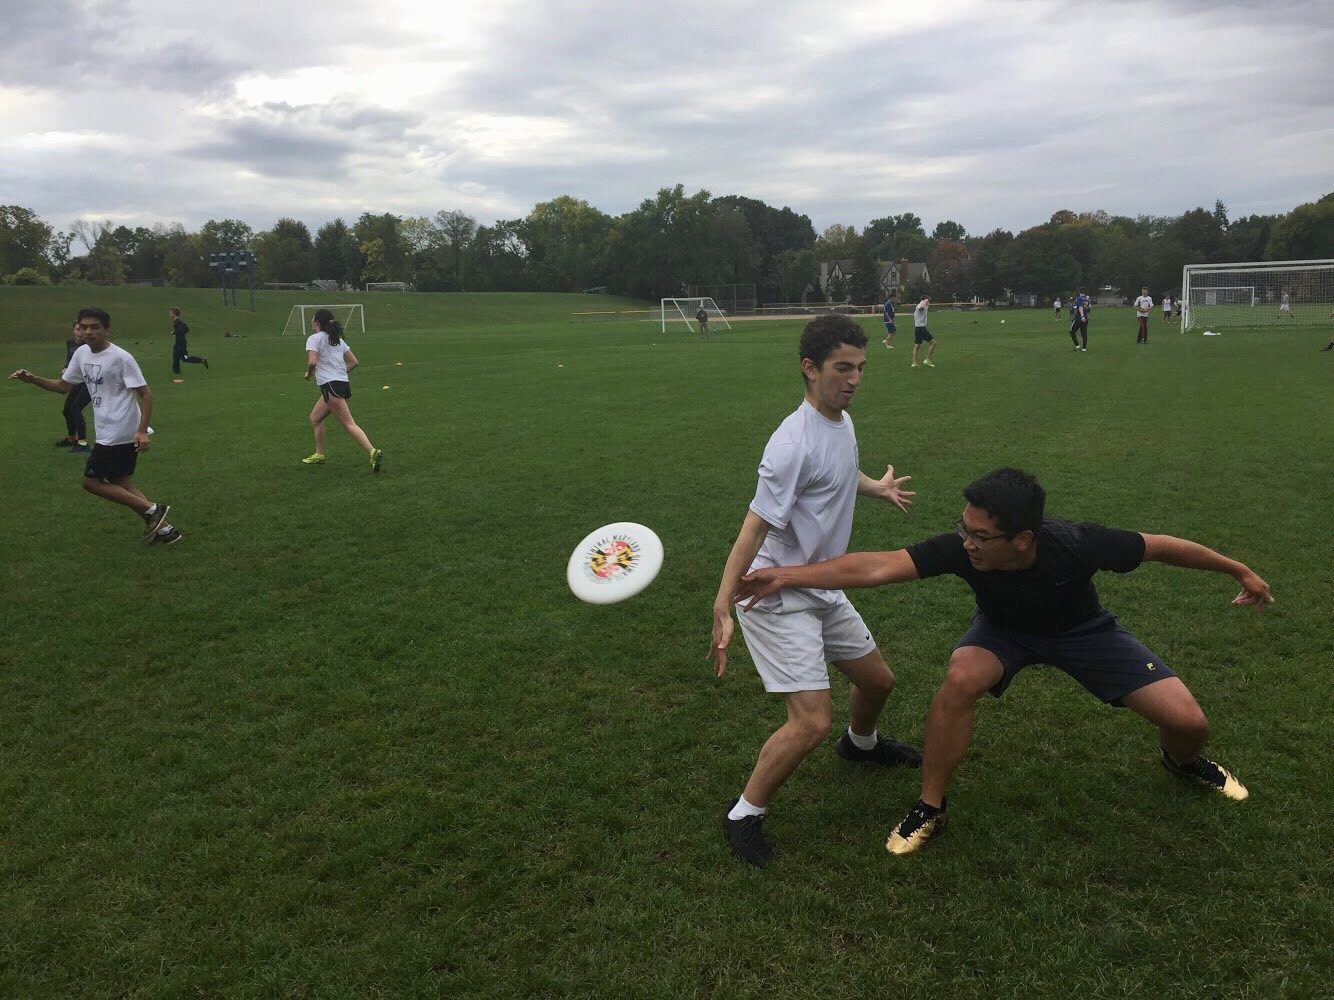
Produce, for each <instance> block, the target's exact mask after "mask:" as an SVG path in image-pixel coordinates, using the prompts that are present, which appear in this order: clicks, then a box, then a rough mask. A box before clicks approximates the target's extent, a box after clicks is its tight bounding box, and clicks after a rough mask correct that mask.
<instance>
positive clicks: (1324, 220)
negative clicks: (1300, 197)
mask: <svg viewBox="0 0 1334 1000" xmlns="http://www.w3.org/2000/svg"><path fill="white" fill-rule="evenodd" d="M1266 257H1267V259H1269V260H1325V259H1328V258H1331V257H1334V192H1331V193H1330V194H1327V195H1325V196H1324V197H1323V198H1321V199H1320V200H1319V201H1314V202H1307V203H1306V204H1303V205H1298V206H1297V207H1296V208H1294V209H1293V210H1292V211H1291V212H1289V213H1288V214H1287V215H1286V216H1284V217H1283V218H1282V219H1281V220H1279V223H1278V224H1277V225H1276V226H1275V227H1274V231H1273V233H1272V234H1271V235H1270V237H1269V245H1268V247H1267V248H1266Z"/></svg>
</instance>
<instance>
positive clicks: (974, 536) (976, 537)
mask: <svg viewBox="0 0 1334 1000" xmlns="http://www.w3.org/2000/svg"><path fill="white" fill-rule="evenodd" d="M954 531H955V533H956V534H958V536H959V537H960V538H962V539H963V540H964V541H965V542H972V543H973V544H974V545H985V544H986V543H987V542H989V541H991V540H993V539H996V538H1004V537H1006V536H1005V532H1003V531H999V532H997V533H996V534H994V535H984V534H982V533H980V532H977V531H969V530H968V529H967V528H965V527H964V526H963V518H959V519H958V520H957V521H955V522H954Z"/></svg>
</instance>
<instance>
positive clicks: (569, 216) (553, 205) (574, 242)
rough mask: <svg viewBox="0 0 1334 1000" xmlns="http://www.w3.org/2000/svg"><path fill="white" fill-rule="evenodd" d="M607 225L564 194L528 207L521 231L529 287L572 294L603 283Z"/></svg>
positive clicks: (602, 215) (599, 215)
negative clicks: (532, 282) (528, 274)
mask: <svg viewBox="0 0 1334 1000" xmlns="http://www.w3.org/2000/svg"><path fill="white" fill-rule="evenodd" d="M611 227H612V219H611V216H609V215H607V214H606V213H604V212H601V211H599V210H598V209H596V208H594V207H593V206H592V205H590V204H589V203H588V202H586V201H582V200H580V199H578V198H572V197H570V196H569V195H561V196H560V197H558V198H553V199H552V200H551V201H544V202H539V203H538V204H537V205H535V206H533V210H532V211H531V212H529V213H528V217H527V218H526V219H525V220H524V225H523V230H522V232H523V241H524V245H525V248H526V257H527V267H528V269H529V271H530V273H531V275H532V278H533V281H534V287H535V288H536V289H538V290H540V291H551V292H575V291H580V290H581V289H584V288H591V287H595V286H600V285H605V284H606V283H607V273H606V271H607V255H606V246H607V235H608V233H610V232H611Z"/></svg>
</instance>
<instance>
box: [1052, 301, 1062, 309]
mask: <svg viewBox="0 0 1334 1000" xmlns="http://www.w3.org/2000/svg"><path fill="white" fill-rule="evenodd" d="M1051 307H1052V308H1053V309H1060V308H1061V300H1060V299H1057V300H1056V301H1055V302H1053V303H1052V304H1051Z"/></svg>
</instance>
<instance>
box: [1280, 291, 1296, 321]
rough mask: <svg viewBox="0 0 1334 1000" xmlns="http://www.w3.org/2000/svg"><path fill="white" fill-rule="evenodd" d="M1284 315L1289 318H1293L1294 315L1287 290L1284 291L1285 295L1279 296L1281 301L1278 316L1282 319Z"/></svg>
mask: <svg viewBox="0 0 1334 1000" xmlns="http://www.w3.org/2000/svg"><path fill="white" fill-rule="evenodd" d="M1284 316H1286V317H1288V319H1292V318H1293V317H1292V303H1291V301H1289V299H1288V293H1287V292H1284V293H1283V295H1282V296H1281V297H1280V298H1279V301H1278V318H1279V319H1282V318H1283V317H1284Z"/></svg>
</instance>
